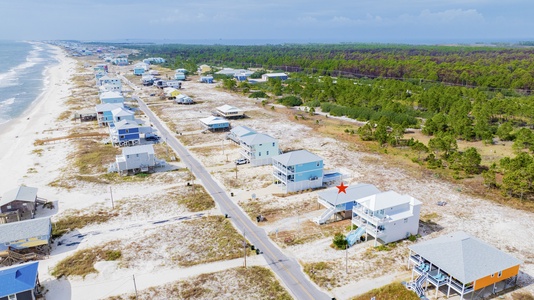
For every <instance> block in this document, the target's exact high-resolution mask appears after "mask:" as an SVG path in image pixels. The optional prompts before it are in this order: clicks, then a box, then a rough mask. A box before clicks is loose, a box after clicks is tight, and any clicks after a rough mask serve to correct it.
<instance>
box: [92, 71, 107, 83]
mask: <svg viewBox="0 0 534 300" xmlns="http://www.w3.org/2000/svg"><path fill="white" fill-rule="evenodd" d="M107 74H108V72H106V71H96V72H95V80H96V84H97V85H100V81H99V79H100V78H102V77H104V76H106V75H107Z"/></svg>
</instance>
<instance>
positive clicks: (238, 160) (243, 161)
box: [235, 158, 249, 165]
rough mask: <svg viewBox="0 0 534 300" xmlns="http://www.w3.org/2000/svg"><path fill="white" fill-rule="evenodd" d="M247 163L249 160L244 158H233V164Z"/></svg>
mask: <svg viewBox="0 0 534 300" xmlns="http://www.w3.org/2000/svg"><path fill="white" fill-rule="evenodd" d="M248 163H249V161H248V159H246V158H240V159H236V160H235V164H236V165H244V164H248Z"/></svg>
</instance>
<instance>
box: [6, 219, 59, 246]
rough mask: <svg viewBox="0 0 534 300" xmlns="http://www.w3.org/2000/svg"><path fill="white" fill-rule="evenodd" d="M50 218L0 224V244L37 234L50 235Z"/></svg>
mask: <svg viewBox="0 0 534 300" xmlns="http://www.w3.org/2000/svg"><path fill="white" fill-rule="evenodd" d="M50 224H51V223H50V218H38V219H31V220H25V221H18V222H12V223H6V224H0V245H1V244H5V243H11V242H14V241H18V240H22V239H28V238H32V237H37V236H43V235H50V230H51V227H50Z"/></svg>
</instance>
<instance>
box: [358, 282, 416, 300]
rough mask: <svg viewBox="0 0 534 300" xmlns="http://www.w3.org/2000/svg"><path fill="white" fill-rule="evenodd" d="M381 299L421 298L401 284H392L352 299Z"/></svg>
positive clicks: (410, 299) (406, 299)
mask: <svg viewBox="0 0 534 300" xmlns="http://www.w3.org/2000/svg"><path fill="white" fill-rule="evenodd" d="M372 298H375V299H381V300H399V299H402V300H418V299H419V297H418V296H417V294H416V293H414V292H413V291H410V290H408V289H406V287H404V286H403V285H402V284H401V283H400V282H394V283H390V284H388V285H385V286H383V287H380V288H377V289H373V290H371V291H369V292H367V293H365V294H362V295H359V296H357V297H354V298H352V300H364V299H365V300H367V299H372Z"/></svg>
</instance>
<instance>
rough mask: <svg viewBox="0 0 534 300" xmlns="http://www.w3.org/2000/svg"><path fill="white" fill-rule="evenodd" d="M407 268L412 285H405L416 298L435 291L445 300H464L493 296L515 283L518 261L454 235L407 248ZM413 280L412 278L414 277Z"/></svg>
mask: <svg viewBox="0 0 534 300" xmlns="http://www.w3.org/2000/svg"><path fill="white" fill-rule="evenodd" d="M409 249H410V256H409V259H408V267H412V282H410V283H407V284H406V286H407V287H408V288H409V289H412V290H414V291H415V292H416V293H417V294H418V295H419V296H420V297H424V296H425V294H426V292H427V290H428V288H429V287H430V288H431V287H434V288H435V297H436V298H437V296H438V292H439V291H441V292H442V293H444V294H445V295H447V297H449V295H450V294H451V292H452V293H456V294H457V295H459V296H460V299H464V297H465V296H466V295H469V296H468V297H469V298H471V299H472V298H473V297H475V296H479V295H480V296H482V295H484V294H485V293H488V292H489V293H491V294H495V293H496V292H497V291H502V290H504V289H507V288H509V287H511V286H514V285H515V284H516V283H517V277H518V274H519V265H520V264H521V263H522V261H520V260H519V259H517V258H515V257H513V256H512V255H510V254H508V253H505V252H503V251H501V250H499V249H497V248H495V247H493V246H491V245H489V244H487V243H485V242H483V241H481V240H479V239H477V238H475V237H472V236H470V235H468V234H467V233H465V232H454V233H449V234H447V235H444V236H440V237H437V238H435V239H432V240H429V241H425V242H422V243H418V244H416V245H413V246H410V247H409ZM416 276H417V278H416V279H414V277H416Z"/></svg>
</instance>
